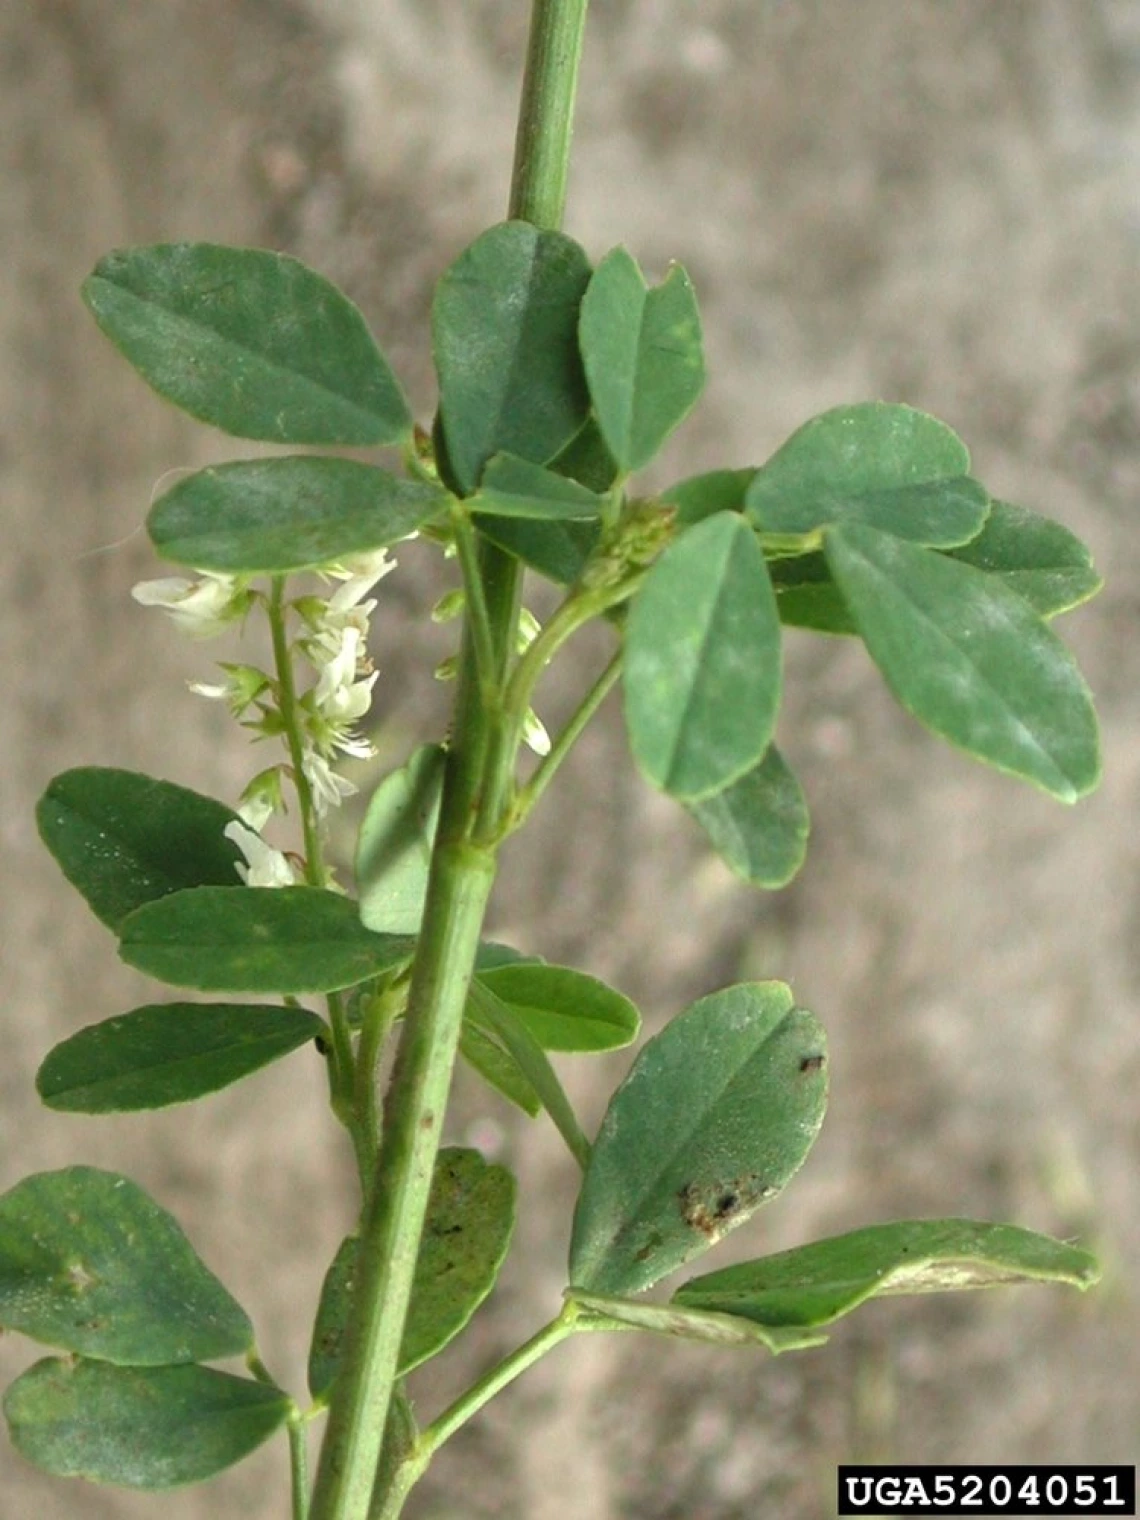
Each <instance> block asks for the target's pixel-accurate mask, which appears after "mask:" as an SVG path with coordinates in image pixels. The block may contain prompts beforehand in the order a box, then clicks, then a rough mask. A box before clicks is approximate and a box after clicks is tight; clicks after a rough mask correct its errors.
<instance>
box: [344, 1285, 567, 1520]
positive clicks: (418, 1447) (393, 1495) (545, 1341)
mask: <svg viewBox="0 0 1140 1520" xmlns="http://www.w3.org/2000/svg"><path fill="white" fill-rule="evenodd" d="M580 1314H581V1309H580V1308H579V1306H578V1305H577V1304H575V1303H574V1302H573V1301H572V1300H571V1301H568V1302H567V1303H566V1305H565V1307H564V1308H563V1310H562V1312H561V1314H559V1315H558V1317H557V1319H553V1320H551V1322H550V1323H549V1324H548V1325H543V1327H542V1329H541V1330H539V1331H538V1332H537V1333H536V1334H534V1335H532V1336H531V1338H530V1339H529V1340H528V1341H524V1342H523V1344H522V1345H521V1346H519V1347H518V1349H517V1350H516V1351H512V1352H511V1354H510V1356H508V1357H504V1359H503V1360H502V1361H501V1362H500V1363H499V1364H498V1365H497V1366H495V1367H492V1368H491V1370H490V1372H488V1373H486V1374H485V1376H483V1377H481V1378H480V1379H479V1381H478V1382H477V1383H472V1385H471V1387H470V1388H468V1389H467V1391H466V1392H465V1393H463V1394H461V1395H460V1397H459V1398H457V1399H456V1400H455V1402H454V1404H450V1405H449V1406H448V1407H447V1408H446V1409H445V1410H444V1411H443V1413H442V1414H441V1415H440V1416H439V1418H438V1419H437V1420H433V1421H432V1423H431V1424H430V1425H428V1426H426V1427H425V1429H424V1430H422V1431H421V1432H420V1434H419V1437H418V1438H417V1440H416V1443H415V1445H414V1447H413V1448H412V1450H411V1451H410V1452H409V1453H408V1455H407V1456H406V1457H405V1458H404V1460H403V1463H402V1464H401V1466H400V1467H399V1468H398V1469H397V1472H396V1476H395V1481H394V1482H393V1484H392V1488H391V1491H390V1492H389V1493H388V1494H387V1495H386V1496H385V1501H384V1503H383V1504H382V1505H380V1506H378V1507H377V1508H376V1509H374V1510H373V1512H372V1515H371V1517H370V1520H397V1517H398V1516H399V1515H400V1513H401V1511H402V1510H403V1507H404V1500H405V1499H406V1498H407V1497H408V1494H409V1493H411V1491H412V1489H413V1488H414V1487H415V1485H416V1483H417V1482H418V1481H419V1479H420V1478H422V1477H423V1475H424V1473H425V1472H426V1470H427V1467H428V1464H429V1463H430V1462H431V1459H432V1457H433V1456H434V1455H435V1453H436V1452H437V1451H438V1450H439V1448H440V1447H441V1446H442V1445H443V1443H444V1442H445V1441H447V1440H450V1438H451V1437H452V1436H453V1435H454V1434H455V1432H456V1431H457V1430H459V1429H460V1427H461V1426H463V1425H465V1424H466V1423H467V1421H468V1420H469V1419H471V1417H472V1416H473V1415H476V1414H478V1413H479V1411H480V1409H482V1408H483V1406H484V1404H486V1403H488V1402H489V1401H490V1400H491V1399H493V1398H494V1397H495V1395H496V1394H497V1393H501V1392H502V1391H503V1389H504V1388H506V1387H507V1385H508V1384H509V1383H513V1382H514V1380H515V1378H517V1377H519V1376H520V1375H521V1374H522V1373H524V1372H526V1370H527V1369H528V1368H529V1367H533V1366H534V1364H535V1362H537V1361H538V1360H539V1359H540V1358H541V1357H544V1356H545V1355H546V1354H547V1352H549V1351H553V1350H554V1348H555V1346H557V1345H559V1344H560V1343H561V1342H562V1341H564V1340H566V1339H567V1338H568V1337H569V1336H571V1335H573V1334H574V1331H575V1330H576V1329H577V1328H578V1326H577V1323H576V1321H577V1319H578V1316H579V1315H580Z"/></svg>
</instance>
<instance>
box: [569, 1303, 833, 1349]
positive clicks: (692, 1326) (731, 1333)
mask: <svg viewBox="0 0 1140 1520" xmlns="http://www.w3.org/2000/svg"><path fill="white" fill-rule="evenodd" d="M567 1297H569V1298H571V1299H573V1301H574V1302H575V1303H576V1304H580V1305H581V1306H582V1308H583V1309H588V1310H589V1311H590V1315H591V1320H592V1323H591V1328H595V1327H599V1328H602V1329H605V1328H607V1327H612V1328H613V1329H615V1330H624V1329H626V1328H627V1327H628V1328H629V1329H631V1330H649V1331H651V1332H652V1333H653V1334H654V1335H668V1336H673V1337H675V1338H676V1339H678V1340H686V1341H704V1342H705V1343H706V1345H713V1346H763V1347H764V1349H765V1350H766V1351H770V1352H771V1353H772V1355H773V1356H778V1355H779V1354H780V1352H781V1351H803V1350H805V1349H806V1348H807V1347H809V1346H820V1345H822V1344H823V1343H824V1341H826V1339H827V1337H826V1336H825V1335H817V1334H814V1333H813V1332H811V1331H802V1330H796V1329H789V1328H786V1327H784V1326H769V1325H758V1324H755V1323H754V1322H753V1321H752V1320H749V1319H745V1318H744V1317H743V1316H740V1315H733V1314H715V1313H709V1312H708V1311H706V1310H702V1309H688V1308H681V1307H679V1306H678V1303H677V1300H676V1298H674V1300H673V1302H672V1303H668V1304H652V1303H646V1302H645V1300H644V1299H634V1298H615V1297H613V1296H612V1295H609V1294H605V1293H587V1292H585V1291H583V1289H581V1288H571V1289H569V1291H568V1293H567ZM594 1316H596V1319H595V1318H594Z"/></svg>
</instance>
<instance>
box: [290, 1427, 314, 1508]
mask: <svg viewBox="0 0 1140 1520" xmlns="http://www.w3.org/2000/svg"><path fill="white" fill-rule="evenodd" d="M287 1429H288V1433H289V1476H290V1479H291V1480H292V1490H293V1520H309V1445H308V1433H307V1428H306V1425H305V1422H304V1420H302V1419H292V1420H290V1421H289V1422H288V1426H287Z"/></svg>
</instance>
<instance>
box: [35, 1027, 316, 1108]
mask: <svg viewBox="0 0 1140 1520" xmlns="http://www.w3.org/2000/svg"><path fill="white" fill-rule="evenodd" d="M324 1029H325V1024H324V1021H323V1020H322V1019H319V1018H318V1017H317V1015H316V1014H315V1013H310V1012H309V1011H308V1010H307V1009H305V1008H267V1007H265V1006H264V1005H262V1004H259V1003H258V1004H248V1005H247V1004H241V1003H160V1004H150V1005H148V1006H146V1007H144V1008H135V1009H133V1010H132V1011H131V1012H130V1013H124V1014H121V1015H120V1016H119V1017H118V1018H113V1019H105V1020H104V1021H103V1022H102V1023H101V1024H92V1025H90V1026H89V1027H88V1028H87V1029H81V1030H80V1031H79V1033H78V1034H73V1035H72V1036H71V1038H70V1039H68V1040H64V1041H63V1042H62V1044H59V1045H57V1046H56V1047H55V1049H54V1050H53V1051H51V1053H50V1054H49V1055H48V1057H47V1059H46V1060H45V1061H44V1063H43V1065H42V1066H41V1067H40V1069H39V1071H38V1073H37V1074H36V1090H37V1091H38V1093H39V1095H40V1097H41V1098H42V1099H43V1100H44V1102H45V1103H46V1104H47V1106H48V1108H54V1109H59V1110H62V1111H64V1112H67V1113H84V1114H112V1113H129V1112H134V1111H136V1110H138V1109H147V1108H165V1107H166V1106H167V1105H168V1104H170V1103H187V1102H189V1101H190V1100H191V1099H193V1098H201V1097H204V1096H205V1095H206V1094H207V1093H213V1092H218V1091H219V1090H220V1089H221V1088H223V1087H228V1086H230V1084H231V1083H233V1082H237V1081H240V1080H241V1078H242V1077H247V1076H249V1075H251V1074H252V1073H253V1072H255V1071H260V1070H261V1068H262V1067H263V1066H268V1065H269V1064H270V1063H271V1062H273V1061H277V1060H279V1059H280V1058H281V1057H282V1056H286V1055H289V1054H290V1052H291V1051H294V1050H296V1049H298V1047H299V1046H301V1045H306V1044H309V1043H311V1042H312V1041H313V1040H315V1039H317V1038H318V1037H319V1036H320V1035H321V1034H322V1033H323V1031H324Z"/></svg>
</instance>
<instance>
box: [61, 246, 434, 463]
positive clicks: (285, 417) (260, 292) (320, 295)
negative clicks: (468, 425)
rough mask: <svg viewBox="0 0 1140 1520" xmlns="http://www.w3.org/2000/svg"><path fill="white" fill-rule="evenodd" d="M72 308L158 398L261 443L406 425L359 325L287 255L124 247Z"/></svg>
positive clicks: (343, 303)
mask: <svg viewBox="0 0 1140 1520" xmlns="http://www.w3.org/2000/svg"><path fill="white" fill-rule="evenodd" d="M83 299H84V300H85V301H86V302H87V305H88V307H89V308H90V310H91V314H92V315H93V316H94V318H95V320H96V321H97V322H98V324H99V326H100V327H101V328H102V329H103V331H104V332H105V333H106V335H107V336H108V337H109V338H110V339H111V341H112V343H114V344H115V346H116V347H117V348H118V349H119V351H120V352H121V353H122V354H123V356H124V357H125V358H126V359H127V360H128V361H129V362H130V363H131V364H133V365H134V367H135V369H137V370H138V372H139V373H140V374H141V375H142V377H143V379H144V380H146V381H147V383H148V384H150V385H151V386H153V387H154V389H155V390H156V391H157V392H158V393H159V395H161V396H164V397H165V398H166V399H167V400H168V401H172V402H173V403H174V405H175V406H178V407H181V408H182V410H183V411H184V412H189V413H190V415H191V416H192V417H197V418H198V419H199V420H200V421H201V422H209V423H212V424H213V425H214V426H215V427H219V428H222V429H223V430H224V431H225V432H227V433H233V434H236V435H237V436H238V437H239V438H260V439H264V440H266V441H267V442H270V443H325V444H386V443H388V444H397V443H401V442H403V441H404V439H405V438H407V437H408V436H409V435H410V433H411V430H412V417H411V413H410V412H409V410H408V404H407V402H406V401H405V400H404V397H403V394H402V392H401V390H400V387H399V385H398V384H397V382H396V379H395V377H394V375H393V374H392V371H391V370H390V369H389V367H388V362H387V360H386V359H385V358H384V356H383V354H382V353H381V352H380V350H379V349H378V348H377V347H376V344H375V342H374V341H373V339H372V336H371V334H370V333H369V331H368V328H367V327H366V326H365V323H364V319H363V317H362V316H361V315H360V312H359V311H357V309H356V307H355V306H353V304H352V302H351V301H349V300H348V299H347V297H346V296H344V295H342V294H341V292H340V291H339V290H337V289H336V287H335V286H334V285H331V284H330V283H329V281H328V280H326V279H324V278H323V277H322V276H321V275H319V274H315V273H314V272H313V270H311V269H307V268H306V267H305V265H304V264H301V263H299V262H298V261H297V260H296V259H293V258H289V257H288V256H287V255H286V254H282V253H271V252H269V251H268V250H266V249H261V248H224V247H220V246H218V245H217V244H213V243H162V244H158V245H156V246H153V247H148V248H125V249H120V250H118V251H116V252H114V253H109V254H108V255H107V256H106V258H104V259H100V261H99V263H98V264H97V265H96V266H95V269H94V272H93V273H92V274H91V276H90V277H89V278H88V279H87V281H86V282H85V284H84V286H83Z"/></svg>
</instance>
